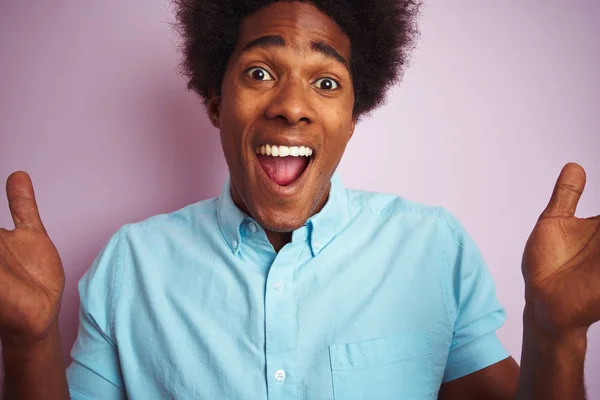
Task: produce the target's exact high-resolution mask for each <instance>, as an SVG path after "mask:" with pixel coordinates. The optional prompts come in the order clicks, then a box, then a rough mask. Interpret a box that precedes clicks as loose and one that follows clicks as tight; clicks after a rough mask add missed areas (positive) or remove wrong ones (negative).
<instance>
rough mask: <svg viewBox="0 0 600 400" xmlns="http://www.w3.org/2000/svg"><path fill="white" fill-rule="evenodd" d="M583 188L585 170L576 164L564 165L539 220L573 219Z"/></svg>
mask: <svg viewBox="0 0 600 400" xmlns="http://www.w3.org/2000/svg"><path fill="white" fill-rule="evenodd" d="M584 187H585V170H584V169H583V168H582V167H581V165H579V164H576V163H568V164H566V165H565V166H564V167H563V169H562V171H560V175H559V176H558V179H557V180H556V185H554V191H553V192H552V197H551V198H550V202H549V203H548V206H547V207H546V209H545V210H544V212H543V213H542V215H541V216H540V219H543V218H552V217H573V216H574V215H575V209H576V208H577V203H578V202H579V198H580V197H581V194H582V193H583V188H584Z"/></svg>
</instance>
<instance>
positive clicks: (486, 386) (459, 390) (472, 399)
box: [438, 357, 519, 400]
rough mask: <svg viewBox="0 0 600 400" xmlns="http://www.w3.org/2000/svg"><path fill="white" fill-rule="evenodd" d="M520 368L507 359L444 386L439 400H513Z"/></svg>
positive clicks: (513, 361)
mask: <svg viewBox="0 0 600 400" xmlns="http://www.w3.org/2000/svg"><path fill="white" fill-rule="evenodd" d="M518 379H519V366H518V365H517V362H516V361H515V360H514V359H513V358H512V357H509V358H506V359H504V360H502V361H500V362H498V363H496V364H493V365H490V366H489V367H487V368H484V369H481V370H479V371H477V372H473V373H472V374H469V375H466V376H463V377H462V378H458V379H455V380H453V381H450V382H446V383H444V384H442V386H441V388H440V392H439V394H438V399H439V400H513V399H515V396H516V393H517V382H518Z"/></svg>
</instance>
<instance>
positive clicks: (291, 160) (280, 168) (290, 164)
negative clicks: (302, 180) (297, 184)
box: [258, 154, 308, 186]
mask: <svg viewBox="0 0 600 400" xmlns="http://www.w3.org/2000/svg"><path fill="white" fill-rule="evenodd" d="M258 162H259V163H260V165H261V166H262V168H263V169H264V170H265V172H266V174H267V176H268V177H269V178H271V180H272V181H273V182H275V183H276V184H278V185H280V186H286V185H289V184H290V183H292V182H294V181H295V180H296V179H298V178H299V177H300V175H302V172H304V170H305V169H306V166H307V165H308V157H273V156H266V155H262V154H258Z"/></svg>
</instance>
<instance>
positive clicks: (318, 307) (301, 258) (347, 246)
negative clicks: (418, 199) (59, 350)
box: [67, 175, 508, 400]
mask: <svg viewBox="0 0 600 400" xmlns="http://www.w3.org/2000/svg"><path fill="white" fill-rule="evenodd" d="M79 293H80V297H81V310H80V326H79V334H78V337H77V341H76V342H75V345H74V347H73V350H72V352H71V355H72V358H73V362H72V364H71V365H70V367H69V368H68V371H67V375H68V379H69V385H70V389H71V396H72V398H73V399H121V398H126V397H128V398H131V399H140V400H149V399H170V398H172V399H211V400H212V399H215V400H221V399H241V400H245V399H248V400H257V399H272V400H275V399H281V400H284V399H285V400H291V399H310V400H320V399H336V400H354V399H361V400H363V399H377V400H385V399H436V398H437V393H438V390H439V387H440V385H441V384H442V383H443V382H447V381H450V380H453V379H457V378H460V377H462V376H464V375H467V374H469V373H472V372H474V371H477V370H479V369H482V368H484V367H487V366H489V365H491V364H494V363H496V362H498V361H500V360H502V359H504V358H506V357H508V353H507V351H506V350H505V349H504V348H503V347H502V345H501V344H500V343H499V341H498V339H497V337H496V333H495V332H496V330H497V329H498V328H499V327H500V326H501V325H502V324H503V322H504V319H505V314H504V309H503V308H502V307H501V306H500V305H499V303H498V300H497V298H496V294H495V289H494V284H493V281H492V278H491V276H490V274H489V272H488V270H487V268H486V266H485V263H484V261H483V259H482V257H481V255H480V252H479V251H478V249H477V246H476V245H475V243H474V242H473V240H472V239H471V238H470V237H469V235H468V234H467V233H466V232H465V230H464V229H463V227H462V226H461V225H460V224H459V222H458V221H457V220H456V219H455V218H454V217H453V216H452V215H451V214H450V213H449V212H447V211H446V210H444V209H443V208H435V207H429V206H425V205H421V204H417V203H414V202H411V201H408V200H405V199H403V198H401V197H398V196H394V195H387V194H378V193H367V192H361V191H355V190H347V189H345V188H344V187H343V186H342V184H341V182H340V180H339V178H338V177H337V175H336V176H334V178H333V179H332V187H331V192H330V196H329V199H328V201H327V204H326V205H325V207H324V208H323V209H322V210H321V212H320V213H318V214H316V215H315V216H313V217H312V218H310V219H309V220H308V222H307V223H306V224H305V225H304V226H303V227H301V228H299V229H298V230H296V231H294V232H293V234H292V241H291V243H288V244H287V245H285V246H284V247H283V248H282V249H281V251H280V252H279V253H275V251H274V250H273V248H272V246H271V245H270V243H269V242H268V240H267V237H266V235H265V232H264V231H263V229H262V228H261V227H260V226H259V225H258V224H257V223H256V222H255V221H253V219H252V218H250V217H248V216H247V215H245V214H243V213H242V212H241V211H240V210H239V209H238V208H237V207H236V206H235V205H234V203H233V201H232V199H231V195H230V186H229V183H226V184H225V186H224V188H223V192H222V193H221V195H220V196H219V197H218V198H216V199H211V200H205V201H201V202H198V203H195V204H192V205H190V206H188V207H185V208H183V209H181V210H178V211H175V212H173V213H170V214H165V215H158V216H154V217H152V218H149V219H147V220H145V221H143V222H140V223H135V224H129V225H125V226H123V227H122V228H121V229H119V230H118V231H117V232H116V233H115V235H113V237H112V238H111V239H110V241H109V242H108V243H107V245H106V246H105V247H104V249H103V250H102V252H101V253H100V255H99V256H98V257H97V259H96V260H95V262H94V264H93V265H92V267H91V268H90V270H89V271H88V272H87V273H86V274H85V275H84V276H83V278H82V279H81V281H80V282H79Z"/></svg>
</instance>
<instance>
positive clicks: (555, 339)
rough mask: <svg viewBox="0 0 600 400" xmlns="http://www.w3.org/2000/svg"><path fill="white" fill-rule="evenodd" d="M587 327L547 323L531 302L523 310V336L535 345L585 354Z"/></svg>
mask: <svg viewBox="0 0 600 400" xmlns="http://www.w3.org/2000/svg"><path fill="white" fill-rule="evenodd" d="M587 331H588V327H569V328H565V327H556V326H553V325H552V324H549V323H548V322H547V321H546V319H544V318H543V316H541V315H540V314H539V313H538V312H537V311H536V309H535V306H534V305H532V304H531V303H528V304H526V305H525V309H524V311H523V336H524V339H529V340H527V342H529V343H532V344H535V347H539V348H542V349H545V350H546V351H550V350H551V351H552V353H556V352H559V353H561V354H565V353H570V354H573V355H576V354H581V355H582V356H584V355H585V351H586V348H587Z"/></svg>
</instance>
